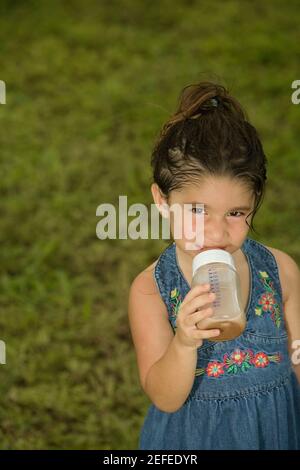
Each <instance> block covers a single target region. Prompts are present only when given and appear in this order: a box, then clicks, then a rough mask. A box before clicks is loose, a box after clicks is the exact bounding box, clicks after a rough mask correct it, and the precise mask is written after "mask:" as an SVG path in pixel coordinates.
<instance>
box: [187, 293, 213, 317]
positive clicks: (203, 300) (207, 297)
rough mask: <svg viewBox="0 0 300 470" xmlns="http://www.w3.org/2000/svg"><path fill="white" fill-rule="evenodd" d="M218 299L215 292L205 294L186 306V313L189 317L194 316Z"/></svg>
mask: <svg viewBox="0 0 300 470" xmlns="http://www.w3.org/2000/svg"><path fill="white" fill-rule="evenodd" d="M215 299H216V294H214V293H213V292H210V293H203V294H202V295H198V296H197V297H195V298H194V299H192V300H191V301H190V302H189V303H188V304H186V305H185V307H184V311H185V313H186V314H187V315H190V314H193V313H195V312H197V310H200V309H201V308H202V307H204V306H205V305H207V304H211V303H212V302H213V301H214V300H215Z"/></svg>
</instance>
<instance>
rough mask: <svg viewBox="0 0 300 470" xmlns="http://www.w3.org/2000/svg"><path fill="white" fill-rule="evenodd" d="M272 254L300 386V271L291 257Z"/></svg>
mask: <svg viewBox="0 0 300 470" xmlns="http://www.w3.org/2000/svg"><path fill="white" fill-rule="evenodd" d="M272 252H273V254H274V256H275V258H276V261H277V263H278V267H279V273H280V281H281V285H282V291H283V299H284V315H285V322H286V326H287V333H288V338H289V339H288V345H289V353H290V357H291V361H292V364H293V368H294V370H295V373H296V375H297V378H298V382H299V384H300V271H299V268H298V266H297V264H296V263H295V261H294V260H293V259H292V258H291V257H290V256H289V255H287V254H286V253H284V252H283V251H280V250H276V249H274V248H272Z"/></svg>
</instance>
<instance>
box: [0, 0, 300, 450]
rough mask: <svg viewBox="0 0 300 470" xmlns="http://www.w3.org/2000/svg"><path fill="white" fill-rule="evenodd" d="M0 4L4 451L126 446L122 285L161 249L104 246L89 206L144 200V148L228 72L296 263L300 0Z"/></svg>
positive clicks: (130, 422) (133, 415) (132, 413)
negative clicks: (261, 150) (185, 94)
mask: <svg viewBox="0 0 300 470" xmlns="http://www.w3.org/2000/svg"><path fill="white" fill-rule="evenodd" d="M0 5H1V14H0V79H1V80H4V81H5V82H6V86H7V104H6V105H1V106H0V123H1V132H0V149H1V150H0V159H1V160H0V161H1V188H0V194H1V206H0V210H1V219H0V237H1V251H0V274H1V276H0V283H1V285H0V308H1V312H0V331H1V333H0V339H1V340H3V341H5V342H6V348H7V350H6V354H7V358H6V360H7V364H6V365H0V374H1V375H0V377H1V380H0V395H1V407H0V443H1V444H0V446H1V448H3V449H63V448H69V449H79V448H81V449H134V448H136V447H137V442H138V434H139V431H140V427H141V425H142V422H143V417H144V415H145V412H146V410H147V407H148V405H149V400H148V399H147V397H146V396H145V395H144V394H143V393H142V391H141V388H140V386H139V382H138V374H137V367H136V362H135V355H134V350H133V345H132V341H131V336H130V331H129V326H128V320H127V296H128V289H129V286H130V283H131V281H132V280H133V278H134V277H135V276H136V275H137V273H138V272H140V271H141V270H142V269H144V267H146V266H147V265H148V264H150V263H151V262H153V261H154V260H155V259H156V258H157V257H158V255H159V254H160V252H161V251H162V249H163V248H164V247H165V246H166V243H165V242H164V241H162V240H160V241H156V240H138V241H134V240H109V241H100V240H98V239H97V238H96V234H95V229H96V224H97V222H98V219H97V217H96V215H95V213H96V208H97V206H98V205H99V204H101V203H103V202H110V203H117V202H118V196H119V195H122V194H127V195H128V200H129V204H131V203H134V202H142V203H145V204H149V203H150V202H151V194H150V183H151V171H150V153H151V148H152V145H153V143H154V139H155V137H156V135H157V133H158V131H159V128H160V126H161V125H162V124H163V122H164V121H165V120H166V119H167V118H168V117H169V115H170V114H171V113H172V112H173V111H174V109H175V107H176V103H177V98H178V93H179V91H180V90H181V88H182V87H183V86H185V85H187V84H188V83H193V82H195V81H198V80H200V79H203V78H205V79H207V78H208V79H210V78H211V79H215V78H219V79H220V80H221V81H222V82H223V83H224V82H225V83H226V84H227V85H228V86H229V87H230V89H231V90H232V92H233V93H234V94H235V95H236V96H237V97H238V98H239V99H240V101H241V102H242V103H243V104H244V106H245V107H246V109H247V110H248V113H249V115H250V118H251V119H252V121H253V122H254V124H255V125H256V127H257V128H258V130H259V132H260V134H261V137H262V140H263V142H264V146H265V150H266V153H267V156H268V159H269V173H268V188H267V193H266V197H265V201H264V205H263V207H262V208H261V209H260V212H259V213H258V216H257V218H256V224H255V225H256V227H257V230H258V231H259V233H260V235H259V237H256V236H254V238H257V239H259V240H260V241H261V242H262V243H266V244H267V245H269V246H274V247H277V248H279V249H281V250H283V251H285V252H287V253H289V254H290V255H291V256H293V257H294V259H295V260H296V261H297V262H298V263H300V248H299V235H300V233H299V223H298V221H299V209H300V208H299V196H298V182H299V169H300V168H299V154H298V148H299V118H300V106H295V105H292V104H291V99H290V97H291V93H292V90H291V83H292V81H293V80H295V79H299V78H300V77H299V48H298V44H299V39H300V38H299V25H298V17H299V2H296V1H291V2H289V3H288V4H286V5H284V4H283V3H282V2H281V1H279V0H277V1H272V2H271V1H268V2H260V1H259V0H257V1H252V2H250V1H245V2H237V1H232V0H230V1H228V2H223V1H213V2H209V1H204V2H201V3H200V2H192V1H191V0H189V1H183V0H181V1H178V0H176V1H175V2H174V1H171V0H163V1H160V2H150V1H145V2H140V1H139V0H126V1H125V0H124V1H112V0H110V1H100V2H99V1H98V2H97V1H91V0H88V1H85V2H82V1H79V0H69V1H58V0H53V1H51V2H50V1H46V0H45V1H43V2H39V1H37V0H36V1H34V0H32V1H27V2H22V1H17V0H15V1H11V0H6V1H4V0H2V1H0Z"/></svg>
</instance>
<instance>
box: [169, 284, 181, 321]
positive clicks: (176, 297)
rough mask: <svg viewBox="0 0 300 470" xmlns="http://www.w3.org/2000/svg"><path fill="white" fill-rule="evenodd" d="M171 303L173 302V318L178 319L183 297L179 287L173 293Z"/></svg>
mask: <svg viewBox="0 0 300 470" xmlns="http://www.w3.org/2000/svg"><path fill="white" fill-rule="evenodd" d="M170 301H171V308H172V317H173V318H175V319H176V317H177V314H178V310H179V307H180V305H181V304H182V297H181V294H180V292H179V290H178V289H177V287H175V289H173V290H172V291H171V299H170Z"/></svg>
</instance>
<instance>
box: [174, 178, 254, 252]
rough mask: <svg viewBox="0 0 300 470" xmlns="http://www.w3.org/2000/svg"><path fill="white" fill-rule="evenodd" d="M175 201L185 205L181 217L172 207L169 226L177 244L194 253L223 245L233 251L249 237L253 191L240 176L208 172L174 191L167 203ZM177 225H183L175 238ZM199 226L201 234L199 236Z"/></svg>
mask: <svg viewBox="0 0 300 470" xmlns="http://www.w3.org/2000/svg"><path fill="white" fill-rule="evenodd" d="M173 204H178V205H179V206H181V207H182V211H181V216H180V217H178V216H176V217H175V216H174V214H175V212H174V211H173V210H171V211H170V229H171V233H172V236H173V239H174V240H175V242H176V245H177V246H178V248H180V249H182V250H183V251H185V252H186V253H187V254H189V255H190V256H192V257H194V256H195V255H196V254H197V253H199V252H200V251H203V250H205V249H208V248H222V249H225V250H226V251H228V252H229V253H234V252H235V251H236V250H238V249H239V248H240V247H241V245H242V244H243V242H244V240H245V238H246V237H247V233H248V230H249V227H248V225H247V224H246V218H247V215H248V214H249V213H250V212H251V211H252V210H253V207H254V195H253V193H252V192H251V191H250V190H249V189H248V188H247V186H246V185H245V183H243V182H242V181H241V180H239V179H237V178H235V179H232V178H230V177H224V176H222V177H221V176H208V177H206V178H205V179H202V180H201V181H200V180H199V183H195V184H191V185H189V186H186V187H185V188H183V189H181V190H178V191H176V190H174V191H171V193H170V195H169V198H168V205H169V207H172V205H173ZM184 204H188V206H184ZM196 204H198V207H196ZM199 205H200V207H199ZM179 206H177V207H179ZM187 212H189V215H187ZM199 217H201V218H202V228H201V223H200V221H199V219H198V221H197V218H199ZM251 218H252V216H249V217H248V219H247V222H248V224H249V225H250V222H251ZM196 224H197V225H196ZM178 225H181V227H178ZM176 227H177V229H179V228H182V229H183V230H182V231H181V233H182V234H183V235H182V238H180V239H177V238H174V232H175V230H176ZM197 227H198V228H197ZM199 227H200V228H201V233H202V237H199ZM196 228H197V230H198V235H197V236H194V237H193V238H191V234H196V233H197V232H196ZM175 233H176V232H175ZM178 233H180V232H178V231H177V234H178ZM177 236H178V235H176V237H177ZM200 239H201V242H200V244H199V240H200Z"/></svg>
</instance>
